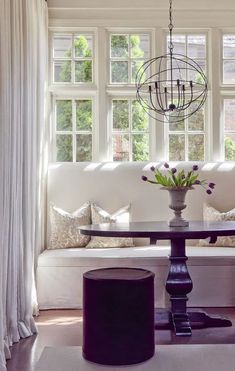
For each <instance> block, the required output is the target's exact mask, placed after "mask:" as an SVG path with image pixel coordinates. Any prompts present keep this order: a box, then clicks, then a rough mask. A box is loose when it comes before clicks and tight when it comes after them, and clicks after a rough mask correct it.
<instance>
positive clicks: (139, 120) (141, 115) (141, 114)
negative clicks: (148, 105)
mask: <svg viewBox="0 0 235 371" xmlns="http://www.w3.org/2000/svg"><path fill="white" fill-rule="evenodd" d="M148 125H149V117H148V114H147V113H146V112H145V110H144V109H143V107H142V106H141V105H140V104H139V102H137V101H133V102H132V130H138V131H145V130H148Z"/></svg>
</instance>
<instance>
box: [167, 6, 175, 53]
mask: <svg viewBox="0 0 235 371" xmlns="http://www.w3.org/2000/svg"><path fill="white" fill-rule="evenodd" d="M169 4H170V5H169V21H170V23H169V25H168V28H169V33H170V41H169V50H170V54H172V53H173V49H174V45H173V41H172V31H173V28H174V26H173V23H172V0H169Z"/></svg>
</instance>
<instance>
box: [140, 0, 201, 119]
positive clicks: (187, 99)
mask: <svg viewBox="0 0 235 371" xmlns="http://www.w3.org/2000/svg"><path fill="white" fill-rule="evenodd" d="M168 28H169V44H168V49H169V52H168V53H167V54H165V55H162V56H160V57H155V58H152V59H150V60H148V61H146V62H145V63H144V64H143V65H142V66H141V67H140V68H139V70H138V72H137V75H136V89H137V93H136V98H137V100H138V101H139V103H140V104H141V106H142V107H143V109H144V110H145V111H146V112H147V113H148V115H149V116H151V117H152V118H154V119H156V120H157V121H160V122H166V121H167V122H170V123H177V122H180V121H183V120H184V119H187V118H188V117H190V116H191V115H193V114H194V113H196V112H197V111H198V110H199V109H200V108H201V107H202V106H203V104H204V103H205V100H206V98H207V85H208V84H207V78H206V76H205V74H204V72H203V70H202V68H201V67H200V65H199V64H198V63H197V62H195V61H194V60H193V59H191V58H189V57H187V56H186V55H182V54H175V53H174V52H173V50H174V45H173V41H172V32H173V28H174V26H173V23H172V0H170V1H169V26H168ZM190 75H191V76H194V78H193V79H190V78H189V76H190Z"/></svg>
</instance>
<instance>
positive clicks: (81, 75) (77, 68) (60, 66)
mask: <svg viewBox="0 0 235 371" xmlns="http://www.w3.org/2000/svg"><path fill="white" fill-rule="evenodd" d="M93 44H94V42H93V35H92V34H90V33H64V34H62V33H61V34H60V33H56V34H54V36H53V83H63V84H88V83H92V82H93V64H94V61H93V56H94V45H93Z"/></svg>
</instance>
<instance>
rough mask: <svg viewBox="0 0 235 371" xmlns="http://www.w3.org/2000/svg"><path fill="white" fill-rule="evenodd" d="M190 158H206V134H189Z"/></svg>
mask: <svg viewBox="0 0 235 371" xmlns="http://www.w3.org/2000/svg"><path fill="white" fill-rule="evenodd" d="M188 159H189V161H203V160H204V135H203V134H195V135H191V134H190V135H189V136H188Z"/></svg>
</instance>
